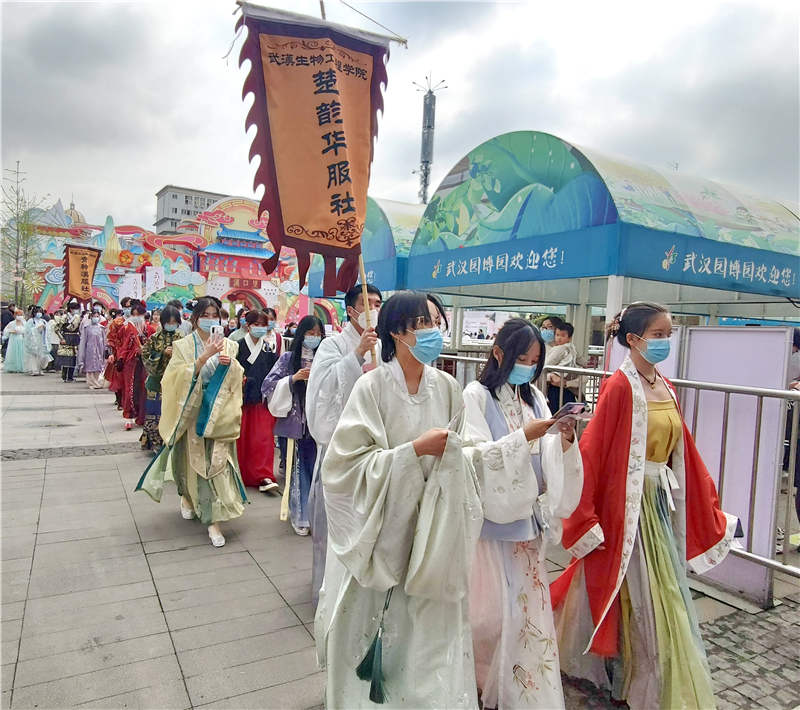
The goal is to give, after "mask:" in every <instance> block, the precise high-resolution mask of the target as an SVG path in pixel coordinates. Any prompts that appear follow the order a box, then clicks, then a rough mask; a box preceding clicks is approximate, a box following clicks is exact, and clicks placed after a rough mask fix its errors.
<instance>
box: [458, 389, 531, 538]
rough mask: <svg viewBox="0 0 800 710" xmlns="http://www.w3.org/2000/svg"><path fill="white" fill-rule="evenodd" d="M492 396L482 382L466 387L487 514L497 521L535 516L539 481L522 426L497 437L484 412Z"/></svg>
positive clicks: (472, 440)
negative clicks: (493, 433) (495, 439)
mask: <svg viewBox="0 0 800 710" xmlns="http://www.w3.org/2000/svg"><path fill="white" fill-rule="evenodd" d="M490 396H491V395H490V394H489V392H487V391H486V389H485V388H484V387H483V386H481V384H480V383H478V382H471V383H470V384H469V385H467V388H466V389H465V390H464V407H465V412H466V434H465V438H466V439H467V440H468V441H469V442H470V448H469V451H470V453H471V456H472V463H473V466H474V467H475V473H476V475H477V478H478V482H479V484H480V490H481V500H482V504H483V516H484V517H485V518H486V519H487V520H491V521H492V522H494V523H513V522H515V521H516V520H523V519H524V518H529V517H530V516H531V513H532V510H533V504H534V501H535V500H536V498H537V496H538V495H539V485H538V483H537V482H536V472H535V471H534V470H533V463H532V462H531V447H530V444H529V443H528V440H527V439H526V438H525V434H524V433H523V432H522V430H521V429H518V430H516V431H513V432H511V433H510V434H506V436H504V437H502V438H500V439H498V440H497V441H494V440H493V438H492V433H491V431H490V430H489V425H488V423H487V422H486V415H485V414H484V412H485V411H486V405H487V398H488V397H490ZM488 404H491V403H490V402H489V403H488Z"/></svg>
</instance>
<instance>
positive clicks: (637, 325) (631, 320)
mask: <svg viewBox="0 0 800 710" xmlns="http://www.w3.org/2000/svg"><path fill="white" fill-rule="evenodd" d="M662 313H669V310H668V309H667V308H666V306H662V305H661V304H660V303H650V302H648V301H636V302H635V303H631V305H630V306H628V307H627V308H624V309H623V310H621V311H620V312H619V313H617V315H615V316H614V320H612V321H611V323H610V325H609V326H608V330H607V332H606V341H609V340H611V338H614V337H616V339H617V342H619V344H620V345H622V347H624V348H628V349H629V350H630V347H631V346H630V345H628V333H633V334H634V335H638V336H640V337H641V336H642V335H643V334H644V332H645V331H646V330H647V329H648V328H649V327H650V323H652V322H653V319H654V318H656V317H657V316H660V315H661V314H662Z"/></svg>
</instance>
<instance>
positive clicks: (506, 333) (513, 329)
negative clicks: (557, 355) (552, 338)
mask: <svg viewBox="0 0 800 710" xmlns="http://www.w3.org/2000/svg"><path fill="white" fill-rule="evenodd" d="M534 343H539V362H537V363H536V369H535V371H534V373H533V380H538V379H539V375H541V374H542V368H543V367H544V340H542V336H541V334H540V333H539V329H538V328H537V327H536V326H535V325H532V324H531V323H530V322H529V321H526V320H523V319H522V318H509V319H508V320H507V321H506V322H505V323H504V324H503V327H502V328H500V332H499V333H498V334H497V336H496V337H495V339H494V345H496V346H497V347H498V348H500V350H502V351H503V362H502V363H500V362H498V361H497V358H496V357H495V356H494V352H493V350H494V348H493V349H492V352H491V353H490V355H489V359H488V360H487V361H486V365H485V366H484V368H483V372H481V376H480V377H479V378H478V381H479V382H480V383H481V384H482V385H483V386H484V387H486V388H487V389H488V390H489V392H491V393H492V397H494V398H495V399H497V390H498V389H500V388H501V387H502V386H503V385H504V384H505V383H506V382H508V377H509V375H510V374H511V370H512V369H513V367H514V364H515V363H516V362H517V358H518V357H519V356H520V355H524V354H525V353H526V352H528V350H530V349H531V346H532V345H533V344H534ZM519 394H520V397H522V401H523V402H525V403H526V404H527V405H528V406H529V407H533V393H532V392H531V386H530V384H527V383H526V384H524V385H520V386H519Z"/></svg>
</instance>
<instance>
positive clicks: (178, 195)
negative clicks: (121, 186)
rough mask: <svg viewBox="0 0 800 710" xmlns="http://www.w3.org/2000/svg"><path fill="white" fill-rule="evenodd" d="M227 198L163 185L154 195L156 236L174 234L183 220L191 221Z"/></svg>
mask: <svg viewBox="0 0 800 710" xmlns="http://www.w3.org/2000/svg"><path fill="white" fill-rule="evenodd" d="M225 197H228V195H223V194H222V193H220V192H208V191H207V190H193V189H191V188H188V187H178V186H177V185H164V187H162V188H161V189H160V190H159V191H158V192H157V193H156V199H157V202H156V221H155V228H156V234H175V233H177V230H178V225H179V224H180V223H181V222H182V221H183V220H192V219H195V218H196V217H197V215H199V214H200V213H201V212H204V211H205V210H207V209H208V208H209V207H210V206H211V205H213V204H214V203H215V202H218V201H219V200H221V199H223V198H225Z"/></svg>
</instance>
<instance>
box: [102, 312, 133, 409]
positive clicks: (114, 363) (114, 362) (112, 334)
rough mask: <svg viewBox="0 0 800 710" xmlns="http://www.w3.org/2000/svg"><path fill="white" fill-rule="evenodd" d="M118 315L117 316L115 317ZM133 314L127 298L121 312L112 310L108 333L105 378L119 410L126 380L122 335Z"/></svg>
mask: <svg viewBox="0 0 800 710" xmlns="http://www.w3.org/2000/svg"><path fill="white" fill-rule="evenodd" d="M115 314H116V315H115ZM130 314H131V299H130V298H128V297H127V296H126V297H125V298H123V299H122V300H121V301H120V310H119V311H115V310H114V309H112V310H111V312H110V315H111V316H112V318H111V322H110V323H109V324H108V331H107V332H106V347H107V348H108V353H109V355H108V361H107V362H108V364H107V365H106V371H105V372H104V373H103V377H104V378H105V379H106V380H108V389H109V390H111V392H113V393H114V397H115V398H116V404H117V409H122V390H123V388H124V386H125V378H124V376H123V374H122V366H123V364H124V363H123V362H122V361H121V360H120V359H119V356H118V354H117V353H118V351H119V346H120V335H121V334H122V329H123V328H124V327H125V319H126V318H127V317H128V316H130Z"/></svg>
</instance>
